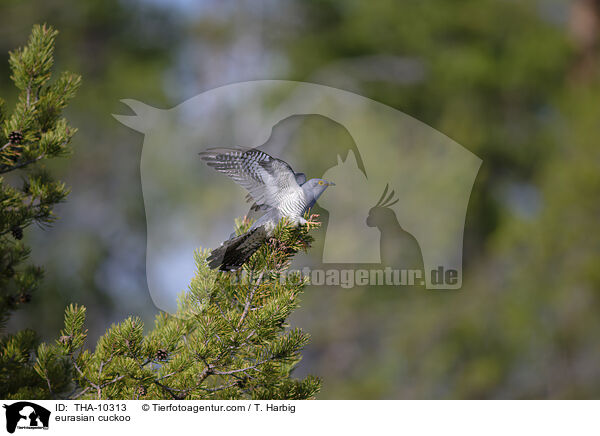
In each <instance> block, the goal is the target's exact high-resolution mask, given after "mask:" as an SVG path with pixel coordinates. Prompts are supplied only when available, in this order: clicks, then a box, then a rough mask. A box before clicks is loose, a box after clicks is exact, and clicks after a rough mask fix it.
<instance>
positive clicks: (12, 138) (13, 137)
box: [8, 130, 23, 145]
mask: <svg viewBox="0 0 600 436" xmlns="http://www.w3.org/2000/svg"><path fill="white" fill-rule="evenodd" d="M8 141H9V142H10V143H11V144H13V145H17V144H20V143H21V141H23V134H22V133H21V132H19V131H18V130H17V131H15V132H10V133H9V134H8Z"/></svg>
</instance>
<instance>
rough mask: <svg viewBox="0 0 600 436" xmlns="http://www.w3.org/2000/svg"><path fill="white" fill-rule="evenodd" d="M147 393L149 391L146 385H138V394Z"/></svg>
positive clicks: (141, 395)
mask: <svg viewBox="0 0 600 436" xmlns="http://www.w3.org/2000/svg"><path fill="white" fill-rule="evenodd" d="M147 393H148V390H147V389H146V386H139V387H138V389H137V394H138V396H140V397H143V396H144V395H146V394H147Z"/></svg>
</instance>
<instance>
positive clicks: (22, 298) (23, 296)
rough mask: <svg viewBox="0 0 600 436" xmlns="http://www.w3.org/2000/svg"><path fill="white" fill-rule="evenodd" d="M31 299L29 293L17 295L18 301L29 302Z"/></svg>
mask: <svg viewBox="0 0 600 436" xmlns="http://www.w3.org/2000/svg"><path fill="white" fill-rule="evenodd" d="M30 301H31V294H21V295H19V302H20V303H29V302H30Z"/></svg>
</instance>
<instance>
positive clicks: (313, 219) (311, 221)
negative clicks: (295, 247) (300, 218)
mask: <svg viewBox="0 0 600 436" xmlns="http://www.w3.org/2000/svg"><path fill="white" fill-rule="evenodd" d="M318 217H319V214H318V213H313V214H311V215H310V216H309V217H308V220H306V229H307V230H310V228H311V226H312V227H314V228H317V227H319V226H320V225H321V222H320V221H316V218H318Z"/></svg>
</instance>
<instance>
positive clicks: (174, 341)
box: [36, 222, 320, 399]
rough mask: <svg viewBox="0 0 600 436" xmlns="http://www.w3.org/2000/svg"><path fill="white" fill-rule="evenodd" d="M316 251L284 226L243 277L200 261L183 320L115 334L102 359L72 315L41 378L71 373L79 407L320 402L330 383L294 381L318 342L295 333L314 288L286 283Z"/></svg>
mask: <svg viewBox="0 0 600 436" xmlns="http://www.w3.org/2000/svg"><path fill="white" fill-rule="evenodd" d="M311 241H312V238H311V236H310V235H309V234H308V230H307V229H306V228H296V227H293V226H291V225H289V223H286V222H282V223H281V224H280V225H279V227H278V229H277V230H276V234H275V236H274V238H272V239H271V240H270V241H269V242H268V243H267V244H265V246H263V247H262V248H261V249H260V250H259V251H258V252H257V253H255V254H254V256H253V257H252V258H251V259H250V261H249V262H248V263H247V264H246V265H245V266H244V268H243V270H241V271H238V272H235V273H232V272H217V271H213V270H210V269H208V266H207V263H206V257H207V255H208V252H207V251H198V252H197V253H196V265H197V273H196V276H195V277H194V279H193V280H192V282H191V284H190V286H189V289H188V291H187V292H185V293H184V294H183V295H181V297H180V299H179V308H178V310H177V313H175V314H173V315H169V314H166V313H160V314H159V315H158V316H157V317H156V321H155V325H154V329H153V330H151V331H150V332H149V333H148V334H146V335H144V325H143V323H142V322H141V321H140V319H139V318H136V317H131V318H128V319H126V320H125V321H124V322H122V323H120V324H118V325H113V326H112V327H111V328H110V329H109V330H108V331H107V332H106V334H105V335H104V336H103V337H101V338H100V340H99V341H98V344H97V346H96V349H95V351H94V352H89V351H87V350H85V349H84V348H83V343H84V340H85V337H86V331H85V329H84V319H85V308H84V307H80V306H70V307H69V308H67V310H66V314H65V328H64V330H63V331H62V332H61V336H60V338H59V339H58V340H57V341H56V344H55V345H52V346H45V345H43V346H41V347H40V349H39V350H38V361H37V364H36V371H37V372H38V373H39V374H40V375H41V376H42V377H43V378H45V379H46V381H47V383H48V385H49V386H51V384H52V380H51V378H50V377H48V376H47V374H49V373H51V372H52V371H56V370H55V368H56V367H60V366H61V365H63V364H64V362H65V361H66V362H68V363H70V364H71V365H72V367H73V369H74V370H73V375H74V380H75V384H74V390H73V391H72V392H71V393H69V394H68V395H67V397H69V398H86V399H93V398H98V399H123V398H126V399H245V398H251V399H308V398H313V397H314V395H315V394H316V393H317V392H318V390H319V387H320V381H319V380H318V379H317V378H315V377H312V376H309V377H307V378H305V379H303V380H298V379H294V378H292V377H291V375H290V374H291V371H292V370H293V368H294V367H295V365H296V364H297V363H298V362H299V360H300V354H299V352H300V350H301V348H302V347H303V346H304V345H306V343H307V342H308V340H309V336H308V335H307V334H306V333H304V332H302V331H301V330H300V329H297V328H295V329H292V328H289V326H288V325H287V324H286V319H287V317H288V316H289V314H290V313H291V312H292V311H293V310H294V309H295V308H296V307H297V306H298V296H299V294H300V293H301V291H302V289H303V287H304V286H305V284H306V283H305V279H303V278H302V277H300V275H297V274H292V275H289V276H287V275H286V274H285V271H286V269H287V268H288V267H289V262H290V260H291V258H292V256H293V255H294V254H295V253H296V252H297V251H298V250H301V249H307V248H308V247H309V246H310V243H311Z"/></svg>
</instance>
